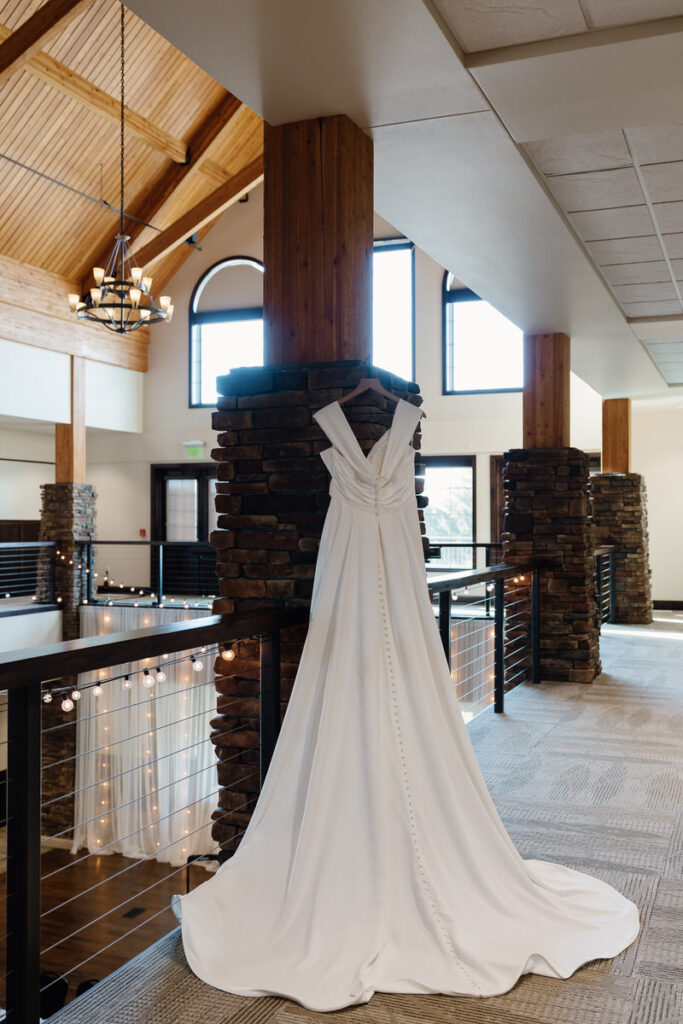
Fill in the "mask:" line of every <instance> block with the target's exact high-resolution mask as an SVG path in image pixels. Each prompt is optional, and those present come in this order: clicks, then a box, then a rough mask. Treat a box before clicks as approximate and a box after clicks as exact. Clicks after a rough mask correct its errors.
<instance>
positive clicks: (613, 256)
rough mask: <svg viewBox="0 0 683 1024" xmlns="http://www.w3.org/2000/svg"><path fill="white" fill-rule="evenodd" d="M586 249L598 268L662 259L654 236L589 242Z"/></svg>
mask: <svg viewBox="0 0 683 1024" xmlns="http://www.w3.org/2000/svg"><path fill="white" fill-rule="evenodd" d="M587 248H588V251H589V252H590V253H591V255H592V257H593V259H594V260H595V261H596V263H598V264H600V266H603V265H604V264H609V263H644V262H646V261H649V260H661V259H662V249H661V246H660V244H659V241H658V240H657V236H656V235H648V236H647V237H644V238H613V239H610V240H609V241H607V242H591V243H590V244H589V245H588V246H587Z"/></svg>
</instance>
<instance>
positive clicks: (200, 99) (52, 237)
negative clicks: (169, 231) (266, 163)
mask: <svg viewBox="0 0 683 1024" xmlns="http://www.w3.org/2000/svg"><path fill="white" fill-rule="evenodd" d="M41 6H45V3H44V0H0V42H2V40H4V39H7V38H8V37H9V36H10V35H11V33H13V32H14V31H15V30H16V29H17V28H18V27H19V26H20V25H22V24H23V23H24V22H26V20H27V19H28V18H29V17H30V16H31V15H32V14H33V13H34V12H35V11H36V10H38V9H39V8H41ZM119 18H120V6H119V3H118V0H94V2H92V3H90V4H86V5H85V6H84V7H83V8H82V9H80V10H79V12H78V13H77V14H76V16H75V17H73V18H72V19H71V20H70V21H69V23H68V24H67V25H66V27H64V28H63V29H62V30H60V31H58V32H57V33H56V34H54V35H50V36H49V37H47V38H46V39H45V41H44V46H42V47H41V48H40V49H39V50H38V51H37V52H35V53H34V54H33V55H32V57H31V59H30V60H28V61H26V62H25V63H24V64H23V66H21V67H19V69H18V70H14V69H13V68H12V67H10V68H8V70H7V71H6V72H5V73H4V74H2V75H1V77H0V154H2V158H0V254H1V255H3V256H7V257H10V258H12V259H15V260H21V261H23V262H25V263H29V264H32V265H33V266H35V267H40V268H43V269H45V270H49V271H52V272H53V273H55V274H58V275H61V276H62V277H64V278H68V279H70V280H75V281H79V280H80V281H83V282H84V285H86V284H87V282H88V274H89V271H90V268H91V267H92V265H93V262H94V261H96V260H100V259H101V258H102V257H103V254H104V253H106V252H107V251H108V249H109V248H110V245H111V243H112V242H113V237H114V234H115V233H116V231H117V230H118V213H117V209H118V203H119V132H118V127H117V120H118V101H119V96H120V91H119V90H120V54H119ZM126 106H127V108H128V111H129V115H128V116H129V123H128V125H127V130H126V166H125V180H126V210H127V211H128V212H129V213H131V214H135V213H136V212H137V211H142V212H143V214H144V213H146V214H147V216H145V219H146V220H148V221H149V222H150V223H152V224H153V225H154V227H155V228H158V229H159V230H163V229H165V228H168V227H169V226H170V225H172V224H174V223H175V222H176V221H177V220H178V219H179V218H181V217H182V216H183V215H184V214H186V213H187V211H189V210H190V209H192V208H193V207H194V206H196V205H197V204H198V203H200V202H201V201H202V200H204V199H206V198H207V197H208V196H209V195H210V194H211V193H212V192H214V191H215V190H216V188H217V186H218V185H221V184H223V183H224V182H226V181H228V180H229V179H230V178H231V177H233V176H234V175H235V174H237V173H238V172H240V171H241V170H242V169H243V168H244V167H245V166H247V165H249V164H251V163H252V162H253V161H255V160H258V159H259V158H260V157H261V156H262V153H263V122H262V120H261V118H260V117H258V115H256V114H255V113H254V112H253V111H251V110H250V109H249V108H248V107H246V106H244V105H243V104H241V103H239V102H237V101H232V102H231V99H230V96H229V94H227V93H226V91H225V89H224V88H223V87H222V86H221V85H219V84H218V83H217V82H216V81H215V80H214V79H212V78H211V77H210V76H209V75H207V74H206V73H205V72H204V71H202V70H201V68H199V67H198V66H197V65H196V64H194V63H193V62H192V61H191V60H189V59H188V58H187V57H185V56H184V55H183V54H182V53H181V52H180V51H179V50H177V49H176V48H175V47H174V46H172V45H171V44H170V43H169V42H167V41H166V40H165V39H164V38H163V37H162V36H160V35H159V34H158V33H156V32H155V31H153V30H152V29H151V28H150V27H149V26H148V25H146V24H145V22H143V21H141V20H140V19H139V18H138V17H136V16H135V15H134V14H133V13H132V12H130V11H127V12H126ZM190 141H192V142H193V145H194V147H195V153H194V154H193V153H192V152H191V148H190V149H188V144H189V143H190ZM7 157H9V158H10V159H9V160H8V159H5V158H7ZM12 160H14V161H19V162H20V163H22V164H26V165H28V166H30V167H32V168H34V169H36V170H38V171H41V172H42V173H43V174H45V175H49V176H50V177H51V178H56V179H58V180H59V181H60V182H63V183H65V184H67V185H69V186H71V187H72V188H74V189H77V190H79V191H82V192H86V193H88V194H89V195H90V196H93V197H95V198H97V199H103V200H104V201H105V202H107V203H109V204H110V205H111V207H112V209H111V210H110V209H107V208H106V207H104V206H101V205H98V204H97V203H94V202H91V201H90V200H88V199H85V198H83V197H82V196H80V195H77V194H76V193H75V192H71V191H69V190H68V189H65V188H63V187H61V186H60V185H57V184H54V183H53V182H51V181H48V180H46V179H45V178H41V177H39V176H38V175H36V174H34V173H31V171H28V170H26V169H24V168H23V167H21V166H19V165H18V164H17V163H12V162H11V161H12ZM220 212H221V210H219V211H218V214H217V215H219V214H220ZM130 226H131V227H133V223H131V224H130ZM210 226H211V222H209V223H207V224H205V226H204V227H203V228H202V229H201V231H200V238H201V237H202V235H203V234H204V233H205V232H206V231H207V230H209V228H210ZM132 233H133V234H135V235H137V236H138V237H137V238H136V240H135V244H134V246H133V248H136V247H139V246H140V245H146V244H148V243H149V242H150V241H152V240H153V239H154V238H155V237H156V235H157V232H156V231H154V230H151V229H149V228H147V229H144V230H143V231H141V232H138V231H133V232H132ZM190 251H191V250H190V248H189V247H188V246H186V245H184V244H182V245H180V246H178V247H176V248H175V249H173V250H172V251H170V252H167V253H166V254H165V255H163V256H162V257H161V258H159V259H158V260H157V261H156V262H155V263H151V264H150V265H149V266H148V268H147V270H148V273H152V274H153V275H154V293H155V295H157V296H158V295H159V293H160V289H161V288H163V287H164V285H165V284H166V282H167V281H168V280H169V279H170V278H171V277H172V276H173V274H174V273H175V272H176V271H177V270H178V268H179V267H180V265H181V264H182V262H183V261H184V259H185V258H186V257H187V256H188V255H189V253H190ZM65 303H66V297H65Z"/></svg>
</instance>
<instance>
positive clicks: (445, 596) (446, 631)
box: [439, 590, 451, 672]
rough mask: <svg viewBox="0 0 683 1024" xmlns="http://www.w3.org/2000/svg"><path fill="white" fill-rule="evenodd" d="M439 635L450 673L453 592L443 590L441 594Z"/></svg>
mask: <svg viewBox="0 0 683 1024" xmlns="http://www.w3.org/2000/svg"><path fill="white" fill-rule="evenodd" d="M439 633H440V634H441V643H442V644H443V649H444V654H445V655H446V662H447V664H448V671H449V672H450V670H451V591H450V590H442V591H441V593H440V594H439Z"/></svg>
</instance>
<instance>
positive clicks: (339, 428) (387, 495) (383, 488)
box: [313, 398, 421, 515]
mask: <svg viewBox="0 0 683 1024" xmlns="http://www.w3.org/2000/svg"><path fill="white" fill-rule="evenodd" d="M420 415H421V413H420V409H419V408H418V407H417V406H415V405H412V403H410V402H406V401H404V399H402V398H401V399H399V400H398V403H397V405H396V408H395V410H394V417H393V420H392V423H391V426H390V427H389V429H388V430H386V431H385V432H384V434H382V436H381V437H380V438H379V440H378V441H376V442H375V444H374V445H373V446H372V448H371V450H370V451H369V452H368V454H367V455H365V453H364V452H363V449H362V448H361V447H360V445H359V443H358V441H357V439H356V435H355V434H354V432H353V430H352V429H351V424H350V423H349V421H348V420H347V418H346V416H345V415H344V413H343V412H342V408H341V406H340V405H339V403H338V402H330V404H329V405H326V406H324V407H323V408H322V409H319V410H318V412H316V413H314V414H313V418H314V419H315V420H317V422H318V423H319V425H320V426H321V427H322V429H323V431H324V432H325V435H326V436H327V437H328V438H329V440H330V442H331V445H332V447H330V448H325V449H324V450H323V451H322V452H321V453H320V457H321V458H322V460H323V462H324V463H325V466H326V467H327V469H328V470H329V473H330V477H331V481H330V496H331V497H332V498H336V499H338V500H339V501H342V502H344V503H346V504H348V505H352V506H354V507H356V508H360V509H362V510H363V511H366V512H374V513H375V514H377V515H379V514H380V513H389V512H396V511H398V510H399V509H401V508H403V506H404V505H405V503H406V502H408V501H409V500H411V499H412V501H413V502H414V501H415V469H414V459H415V449H414V448H413V447H412V445H411V444H410V442H411V440H412V437H413V434H414V432H415V427H416V425H417V421H418V419H419V418H420Z"/></svg>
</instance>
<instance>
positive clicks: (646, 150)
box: [628, 3, 683, 164]
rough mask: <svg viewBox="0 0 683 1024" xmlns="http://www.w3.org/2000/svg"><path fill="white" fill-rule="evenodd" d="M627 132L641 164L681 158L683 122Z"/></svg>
mask: <svg viewBox="0 0 683 1024" xmlns="http://www.w3.org/2000/svg"><path fill="white" fill-rule="evenodd" d="M681 6H682V7H683V3H682V5H681ZM628 134H629V138H630V140H631V146H632V147H633V151H634V155H635V158H636V160H638V161H639V162H640V163H641V164H659V163H664V161H666V160H683V124H649V125H641V126H640V127H638V128H629V130H628Z"/></svg>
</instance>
